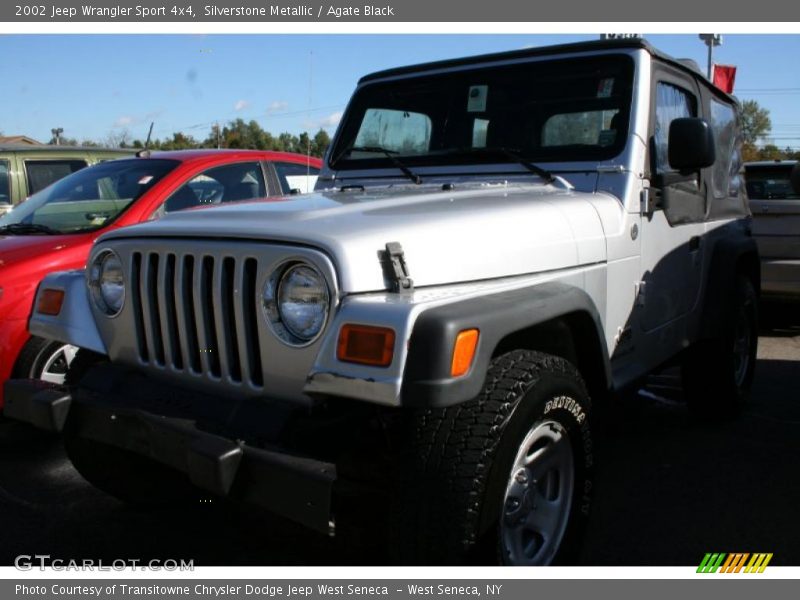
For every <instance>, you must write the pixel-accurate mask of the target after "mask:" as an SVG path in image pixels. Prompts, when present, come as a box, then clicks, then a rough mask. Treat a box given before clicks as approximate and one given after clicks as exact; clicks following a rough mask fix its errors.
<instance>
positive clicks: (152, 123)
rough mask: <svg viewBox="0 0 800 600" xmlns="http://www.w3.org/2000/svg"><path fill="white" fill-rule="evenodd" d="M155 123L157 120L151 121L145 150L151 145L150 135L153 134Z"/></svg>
mask: <svg viewBox="0 0 800 600" xmlns="http://www.w3.org/2000/svg"><path fill="white" fill-rule="evenodd" d="M153 125H155V121H150V130H149V131H148V132H147V140H146V141H145V143H144V149H145V150H147V149H148V148H149V147H150V136H152V135H153Z"/></svg>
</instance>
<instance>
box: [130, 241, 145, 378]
mask: <svg viewBox="0 0 800 600" xmlns="http://www.w3.org/2000/svg"><path fill="white" fill-rule="evenodd" d="M141 276H142V254H141V253H140V252H134V253H133V257H132V260H131V281H132V282H133V284H132V285H131V301H132V303H133V322H134V327H135V328H136V348H137V350H138V351H139V358H140V359H141V360H142V361H144V362H147V360H148V358H149V353H148V351H147V339H146V336H145V332H144V314H143V313H142V295H141V290H140V288H139V281H140V279H141Z"/></svg>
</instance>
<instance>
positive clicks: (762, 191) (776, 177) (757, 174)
mask: <svg viewBox="0 0 800 600" xmlns="http://www.w3.org/2000/svg"><path fill="white" fill-rule="evenodd" d="M791 172H792V165H775V166H770V167H747V168H746V169H745V173H744V177H745V181H746V185H747V196H748V197H749V198H750V199H751V200H800V195H798V194H796V193H795V192H794V190H793V189H792V183H791V181H790V180H789V177H790V175H791Z"/></svg>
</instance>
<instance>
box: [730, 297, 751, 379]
mask: <svg viewBox="0 0 800 600" xmlns="http://www.w3.org/2000/svg"><path fill="white" fill-rule="evenodd" d="M750 329H751V328H750V319H748V318H747V311H745V310H740V311H739V318H738V319H737V320H736V331H735V334H734V338H733V377H734V382H735V383H736V387H737V388H741V387H743V386H744V381H745V378H746V377H747V370H748V369H749V368H750V344H751V343H752V335H753V332H752V331H750Z"/></svg>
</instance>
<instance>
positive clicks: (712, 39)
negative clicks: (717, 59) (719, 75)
mask: <svg viewBox="0 0 800 600" xmlns="http://www.w3.org/2000/svg"><path fill="white" fill-rule="evenodd" d="M699 37H700V39H701V40H703V42H704V43H705V45H706V46H708V75H707V77H708V80H709V81H712V79H713V76H714V74H713V73H712V71H713V70H714V46H721V45H722V35H720V34H719V33H701V34H700V36H699Z"/></svg>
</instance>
